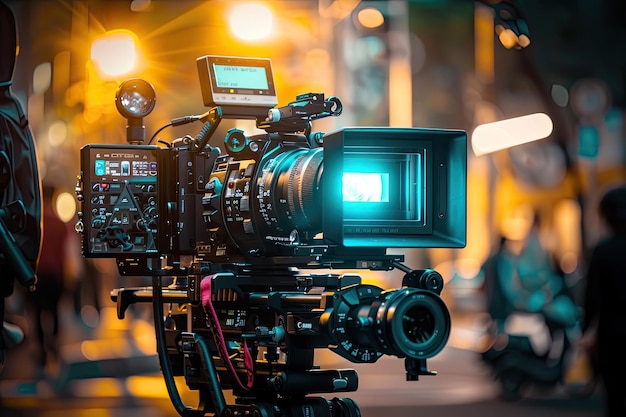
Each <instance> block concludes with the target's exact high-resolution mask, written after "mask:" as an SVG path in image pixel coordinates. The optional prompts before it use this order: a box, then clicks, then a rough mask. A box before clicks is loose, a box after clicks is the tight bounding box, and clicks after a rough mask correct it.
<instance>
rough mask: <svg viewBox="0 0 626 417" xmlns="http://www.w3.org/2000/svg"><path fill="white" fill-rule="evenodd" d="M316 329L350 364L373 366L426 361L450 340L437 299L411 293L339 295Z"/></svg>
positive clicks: (348, 291) (370, 290)
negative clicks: (383, 359) (384, 359)
mask: <svg viewBox="0 0 626 417" xmlns="http://www.w3.org/2000/svg"><path fill="white" fill-rule="evenodd" d="M321 324H322V326H324V327H325V329H326V331H327V332H328V334H331V335H332V336H333V338H334V339H335V344H334V346H333V347H332V348H331V349H332V350H334V351H335V352H336V353H337V354H339V355H341V356H343V357H345V358H347V359H349V360H350V361H352V362H375V361H376V360H377V359H378V358H379V357H380V356H382V355H383V354H385V355H394V356H398V357H410V358H415V359H428V358H431V357H433V356H435V355H437V354H438V353H439V352H440V351H441V350H442V349H443V348H444V347H445V345H446V343H447V341H448V338H449V336H450V313H449V311H448V309H447V307H446V305H445V303H444V302H443V300H442V299H441V297H439V295H438V294H436V293H434V292H432V291H429V290H425V289H421V288H412V287H404V288H399V289H392V290H386V291H383V290H382V289H381V288H379V287H376V286H373V285H354V286H352V287H347V288H345V289H342V290H340V291H338V292H336V293H335V294H334V295H333V307H332V309H327V310H326V312H325V313H324V315H322V319H321Z"/></svg>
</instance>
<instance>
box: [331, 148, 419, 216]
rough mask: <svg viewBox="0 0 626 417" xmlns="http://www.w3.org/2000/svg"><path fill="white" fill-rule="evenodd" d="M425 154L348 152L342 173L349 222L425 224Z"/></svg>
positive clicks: (344, 202)
mask: <svg viewBox="0 0 626 417" xmlns="http://www.w3.org/2000/svg"><path fill="white" fill-rule="evenodd" d="M422 152H423V150H422ZM422 152H419V151H414V152H407V153H400V152H390V153H386V154H380V155H376V154H371V153H370V154H369V155H365V154H364V153H361V152H346V154H345V160H344V168H343V174H342V201H343V213H344V217H345V220H350V219H353V220H357V219H370V220H384V221H389V220H394V221H407V220H410V221H417V222H422V221H423V219H424V211H425V209H426V208H425V198H424V195H425V192H426V185H425V183H424V170H425V167H424V164H423V153H422ZM369 224H371V223H369Z"/></svg>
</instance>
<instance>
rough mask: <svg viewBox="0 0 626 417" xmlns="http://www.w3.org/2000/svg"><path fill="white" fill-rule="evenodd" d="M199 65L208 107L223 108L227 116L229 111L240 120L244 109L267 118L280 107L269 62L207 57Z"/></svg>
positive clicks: (201, 59)
mask: <svg viewBox="0 0 626 417" xmlns="http://www.w3.org/2000/svg"><path fill="white" fill-rule="evenodd" d="M196 63H197V65H198V74H199V77H200V88H201V90H202V99H203V101H204V105H205V106H207V107H214V106H224V107H225V108H226V111H225V112H224V115H226V116H228V115H229V111H228V110H233V111H235V113H236V114H234V116H241V114H240V113H241V111H242V110H241V108H242V107H243V108H249V110H250V111H252V112H253V113H254V115H263V116H264V115H266V114H267V111H268V110H269V109H270V108H272V107H274V106H275V105H276V104H277V103H278V98H277V96H276V89H275V87H274V76H273V74H272V65H271V61H270V60H269V59H266V58H242V57H224V56H213V55H205V56H202V57H200V58H198V59H197V60H196Z"/></svg>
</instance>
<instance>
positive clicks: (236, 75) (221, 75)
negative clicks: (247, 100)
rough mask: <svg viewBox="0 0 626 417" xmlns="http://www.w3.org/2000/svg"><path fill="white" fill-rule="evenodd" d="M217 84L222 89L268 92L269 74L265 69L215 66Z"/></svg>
mask: <svg viewBox="0 0 626 417" xmlns="http://www.w3.org/2000/svg"><path fill="white" fill-rule="evenodd" d="M213 69H214V71H215V83H216V84H217V86H218V87H220V88H251V89H254V90H267V89H268V88H269V86H268V84H267V74H266V73H265V68H263V67H253V66H250V67H243V66H238V65H219V64H213Z"/></svg>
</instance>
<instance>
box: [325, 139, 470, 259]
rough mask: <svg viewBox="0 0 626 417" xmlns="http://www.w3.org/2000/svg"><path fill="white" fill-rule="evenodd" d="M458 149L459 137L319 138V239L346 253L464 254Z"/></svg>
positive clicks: (462, 153) (462, 169) (463, 164)
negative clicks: (419, 250) (440, 250)
mask: <svg viewBox="0 0 626 417" xmlns="http://www.w3.org/2000/svg"><path fill="white" fill-rule="evenodd" d="M466 149H467V135H466V133H465V132H464V131H460V130H445V129H443V130H442V129H425V128H388V127H386V128H375V127H374V128H368V127H355V128H345V129H340V130H337V131H335V132H330V133H327V134H326V135H325V136H324V176H323V179H322V181H323V184H322V189H323V190H324V196H323V201H324V209H323V214H324V219H323V223H324V227H323V229H324V237H325V238H328V239H330V240H331V241H334V242H336V243H338V244H340V245H342V246H347V247H372V246H376V247H407V248H408V247H464V246H465V239H466V236H465V234H466V215H465V210H466V170H467V150H466ZM337 202H341V203H340V204H337Z"/></svg>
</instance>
